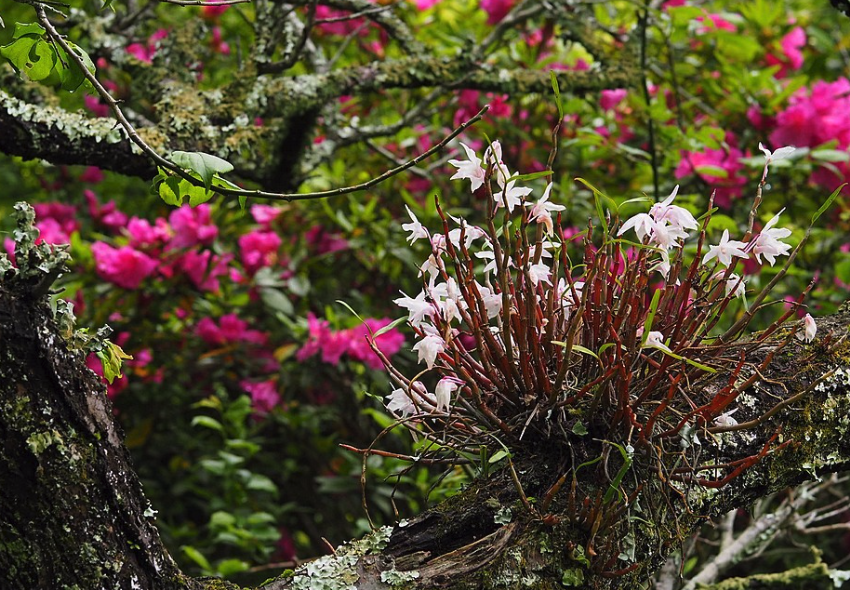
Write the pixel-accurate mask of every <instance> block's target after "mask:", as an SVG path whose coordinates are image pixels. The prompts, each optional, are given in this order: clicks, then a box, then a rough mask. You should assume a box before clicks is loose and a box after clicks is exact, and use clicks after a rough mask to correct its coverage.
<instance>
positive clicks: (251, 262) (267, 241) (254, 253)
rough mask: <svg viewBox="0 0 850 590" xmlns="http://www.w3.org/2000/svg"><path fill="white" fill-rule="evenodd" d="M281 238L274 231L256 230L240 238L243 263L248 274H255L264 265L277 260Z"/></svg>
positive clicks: (269, 264)
mask: <svg viewBox="0 0 850 590" xmlns="http://www.w3.org/2000/svg"><path fill="white" fill-rule="evenodd" d="M280 244H281V239H280V236H278V235H277V234H276V233H274V232H270V231H259V230H255V231H252V232H249V233H247V234H245V235H244V236H241V237H240V238H239V249H240V250H241V251H242V265H243V266H244V267H245V270H246V272H248V274H251V275H253V274H254V273H256V272H257V271H258V270H260V269H261V268H262V267H264V266H272V265H273V264H274V263H275V262H277V251H278V249H279V248H280Z"/></svg>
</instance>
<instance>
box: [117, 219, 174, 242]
mask: <svg viewBox="0 0 850 590" xmlns="http://www.w3.org/2000/svg"><path fill="white" fill-rule="evenodd" d="M155 223H156V225H151V224H150V222H149V221H148V220H147V219H140V218H139V217H131V218H130V221H129V222H128V223H127V234H129V236H130V245H131V246H132V247H133V248H147V247H158V246H161V245H162V244H164V243H165V242H167V241H168V240H169V238H171V228H169V227H168V222H167V221H165V219H163V218H162V217H157V219H156V221H155Z"/></svg>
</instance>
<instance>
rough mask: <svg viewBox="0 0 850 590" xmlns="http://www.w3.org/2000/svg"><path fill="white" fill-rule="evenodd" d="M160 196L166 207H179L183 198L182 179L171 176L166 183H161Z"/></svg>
mask: <svg viewBox="0 0 850 590" xmlns="http://www.w3.org/2000/svg"><path fill="white" fill-rule="evenodd" d="M158 190H159V196H160V198H161V199H162V200H163V201H165V204H166V205H173V206H174V207H179V206H180V202H181V201H182V200H183V197H182V196H180V178H178V177H176V176H169V177H168V178H167V179H166V181H165V182H160V183H159V187H158Z"/></svg>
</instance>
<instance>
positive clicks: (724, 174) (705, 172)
mask: <svg viewBox="0 0 850 590" xmlns="http://www.w3.org/2000/svg"><path fill="white" fill-rule="evenodd" d="M694 172H696V173H697V174H700V175H702V176H711V177H714V178H728V177H729V172H728V171H727V170H726V169H725V168H721V167H720V166H709V165H705V166H697V167H695V168H694Z"/></svg>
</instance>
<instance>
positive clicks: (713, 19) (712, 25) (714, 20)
mask: <svg viewBox="0 0 850 590" xmlns="http://www.w3.org/2000/svg"><path fill="white" fill-rule="evenodd" d="M695 20H696V21H697V22H700V23H702V24H703V26H701V27H699V28H698V29H697V34H698V35H703V34H705V33H707V32H709V31H714V30H717V31H729V32H730V33H735V32H737V30H738V28H737V27H736V26H735V25H733V24H732V23H730V22H729V21H728V20H726V19H725V18H723V17H722V16H720V15H719V14H707V15H706V16H698V17H697V18H696V19H695Z"/></svg>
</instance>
